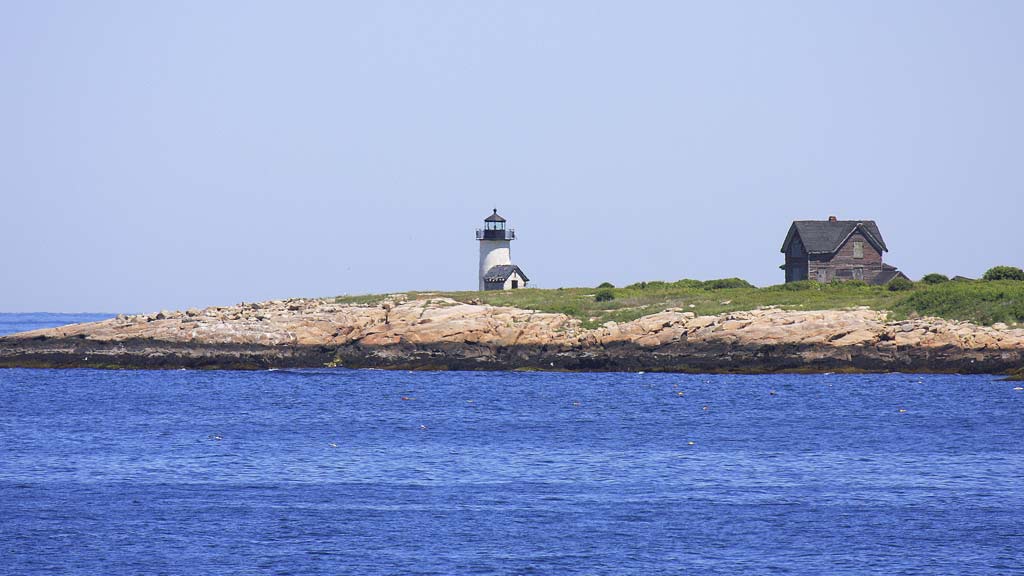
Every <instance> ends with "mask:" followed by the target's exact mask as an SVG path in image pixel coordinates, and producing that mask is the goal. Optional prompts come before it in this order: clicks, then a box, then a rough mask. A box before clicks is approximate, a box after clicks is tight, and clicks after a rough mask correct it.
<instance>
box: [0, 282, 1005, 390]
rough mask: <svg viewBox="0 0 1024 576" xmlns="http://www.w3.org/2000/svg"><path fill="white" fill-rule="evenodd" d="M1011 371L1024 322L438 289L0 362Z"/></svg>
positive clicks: (29, 353) (40, 345)
mask: <svg viewBox="0 0 1024 576" xmlns="http://www.w3.org/2000/svg"><path fill="white" fill-rule="evenodd" d="M322 366H346V367H359V368H366V367H372V368H392V369H445V370H514V369H527V370H593V371H602V370H623V371H638V370H644V371H672V372H735V373H761V372H824V371H865V372H892V371H903V372H949V373H1012V372H1017V371H1020V370H1021V369H1022V368H1024V330H1022V329H1010V328H1008V327H1006V326H1005V325H999V324H997V325H995V326H991V327H987V326H978V325H974V324H971V323H968V322H957V321H950V320H943V319H940V318H920V319H914V320H907V321H903V322H891V321H888V320H887V315H886V313H885V312H879V311H874V310H869V309H866V308H859V309H853V310H823V311H794V310H781V309H777V308H763V309H758V310H752V311H747V312H732V313H727V314H720V315H717V316H697V315H695V314H694V313H693V312H691V311H687V310H683V309H669V310H665V311H663V312H660V313H658V314H652V315H649V316H644V317H642V318H639V319H637V320H634V321H632V322H626V323H614V322H608V323H606V324H604V325H602V326H599V327H597V328H594V329H585V328H583V327H582V326H581V323H580V321H579V320H577V319H574V318H570V317H568V316H565V315H563V314H553V313H546V312H535V311H529V310H520V309H517V308H506V307H497V306H488V305H479V304H465V303H460V302H456V301H454V300H451V299H447V298H430V299H419V300H405V299H404V298H403V297H401V296H398V297H394V298H392V299H389V300H385V301H384V302H383V303H381V304H374V305H356V304H336V303H333V302H330V301H324V300H313V299H309V300H305V299H296V300H280V301H271V302H262V303H251V304H240V305H236V306H228V307H211V308H207V309H205V310H195V309H193V310H187V311H184V312H160V313H157V314H149V315H134V316H118V317H117V318H114V319H110V320H105V321H102V322H93V323H87V324H75V325H71V326H64V327H60V328H52V329H46V330H36V331H32V332H24V333H20V334H13V335H9V336H5V337H0V367H96V368H153V369H171V368H193V369H266V368H285V367H322Z"/></svg>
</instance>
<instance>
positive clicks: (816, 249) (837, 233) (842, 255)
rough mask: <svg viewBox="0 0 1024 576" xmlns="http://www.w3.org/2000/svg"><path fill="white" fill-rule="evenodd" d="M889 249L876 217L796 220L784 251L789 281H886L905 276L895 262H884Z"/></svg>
mask: <svg viewBox="0 0 1024 576" xmlns="http://www.w3.org/2000/svg"><path fill="white" fill-rule="evenodd" d="M888 251H889V249H888V247H886V245H885V240H883V239H882V233H881V231H879V229H878V225H877V224H875V221H874V220H839V219H837V218H836V217H835V216H829V218H828V220H797V221H795V222H793V224H792V225H791V226H790V227H789V233H788V234H786V241H785V242H783V244H782V252H783V253H784V254H785V255H786V263H785V264H783V265H782V266H780V268H782V269H783V270H784V271H785V272H786V282H797V281H800V280H817V281H818V282H831V281H833V280H863V281H864V282H867V283H868V284H875V285H881V284H887V283H888V282H890V281H891V280H892V279H894V278H897V277H902V278H906V275H904V274H903V273H902V272H900V271H899V270H898V269H897V268H896V267H895V266H890V265H889V264H885V263H884V262H882V255H883V253H885V252H888Z"/></svg>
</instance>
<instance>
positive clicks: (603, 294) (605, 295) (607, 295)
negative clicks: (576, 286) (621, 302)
mask: <svg viewBox="0 0 1024 576" xmlns="http://www.w3.org/2000/svg"><path fill="white" fill-rule="evenodd" d="M594 300H595V301H597V302H609V301H611V300H615V292H614V291H613V290H612V289H611V288H602V289H600V290H598V291H597V294H595V295H594Z"/></svg>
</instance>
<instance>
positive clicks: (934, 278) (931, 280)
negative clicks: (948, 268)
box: [921, 272, 949, 284]
mask: <svg viewBox="0 0 1024 576" xmlns="http://www.w3.org/2000/svg"><path fill="white" fill-rule="evenodd" d="M921 282H924V283H925V284H942V283H943V282H949V276H946V275H945V274H938V273H935V272H932V273H931V274H925V275H924V278H921Z"/></svg>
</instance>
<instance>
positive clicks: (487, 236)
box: [476, 228, 516, 240]
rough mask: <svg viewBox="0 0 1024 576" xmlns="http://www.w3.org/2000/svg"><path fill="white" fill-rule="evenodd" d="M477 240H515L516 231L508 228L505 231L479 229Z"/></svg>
mask: <svg viewBox="0 0 1024 576" xmlns="http://www.w3.org/2000/svg"><path fill="white" fill-rule="evenodd" d="M476 239H477V240H515V239H516V231H515V229H514V228H508V229H505V230H481V229H479V228H477V231H476Z"/></svg>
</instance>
